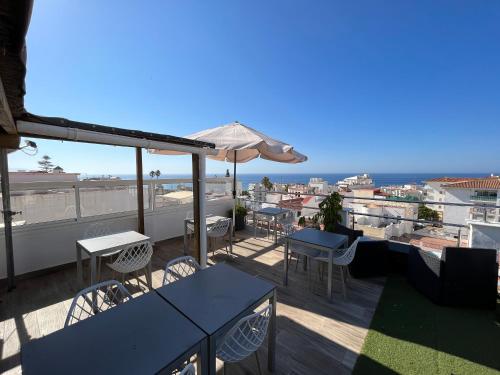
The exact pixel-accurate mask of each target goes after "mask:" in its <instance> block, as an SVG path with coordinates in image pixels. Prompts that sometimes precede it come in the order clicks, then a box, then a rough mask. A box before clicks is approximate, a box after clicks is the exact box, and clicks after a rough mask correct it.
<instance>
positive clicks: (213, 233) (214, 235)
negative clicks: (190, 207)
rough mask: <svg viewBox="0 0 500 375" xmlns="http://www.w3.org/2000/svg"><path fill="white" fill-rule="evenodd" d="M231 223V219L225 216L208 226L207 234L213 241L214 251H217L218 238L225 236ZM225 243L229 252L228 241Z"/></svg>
mask: <svg viewBox="0 0 500 375" xmlns="http://www.w3.org/2000/svg"><path fill="white" fill-rule="evenodd" d="M230 225H231V219H229V218H225V219H219V220H217V221H216V222H215V223H214V224H212V225H210V226H209V227H208V228H207V236H208V238H209V240H210V241H211V246H212V252H215V250H216V247H215V245H216V243H217V239H218V238H223V237H224V236H225V235H226V233H227V232H228V230H229V226H230ZM225 245H226V253H228V254H229V248H228V243H227V242H226V243H225Z"/></svg>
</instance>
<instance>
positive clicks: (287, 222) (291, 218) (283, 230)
mask: <svg viewBox="0 0 500 375" xmlns="http://www.w3.org/2000/svg"><path fill="white" fill-rule="evenodd" d="M294 222H295V213H294V212H293V211H290V212H288V213H286V214H285V215H284V216H283V217H281V218H280V219H279V220H278V228H279V231H278V235H279V236H280V237H281V238H284V237H286V236H288V235H290V234H292V233H293V232H294V231H295V226H294Z"/></svg>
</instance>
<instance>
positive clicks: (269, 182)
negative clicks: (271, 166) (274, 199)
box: [261, 176, 273, 190]
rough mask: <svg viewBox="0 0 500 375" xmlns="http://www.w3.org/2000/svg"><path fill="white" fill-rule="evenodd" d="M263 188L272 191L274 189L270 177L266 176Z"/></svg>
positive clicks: (263, 179)
mask: <svg viewBox="0 0 500 375" xmlns="http://www.w3.org/2000/svg"><path fill="white" fill-rule="evenodd" d="M261 183H262V186H264V188H265V189H266V190H271V189H272V188H273V183H272V182H271V180H269V177H267V176H265V177H263V178H262V181H261Z"/></svg>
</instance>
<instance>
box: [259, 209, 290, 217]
mask: <svg viewBox="0 0 500 375" xmlns="http://www.w3.org/2000/svg"><path fill="white" fill-rule="evenodd" d="M289 211H290V210H286V209H284V208H278V207H264V208H261V209H260V210H258V211H257V213H258V214H263V215H271V216H275V215H280V214H285V213H287V212H289Z"/></svg>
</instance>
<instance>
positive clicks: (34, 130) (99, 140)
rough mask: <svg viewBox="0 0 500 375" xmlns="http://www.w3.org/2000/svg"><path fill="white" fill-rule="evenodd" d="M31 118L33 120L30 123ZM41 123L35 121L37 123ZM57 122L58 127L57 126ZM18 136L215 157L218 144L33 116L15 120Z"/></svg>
mask: <svg viewBox="0 0 500 375" xmlns="http://www.w3.org/2000/svg"><path fill="white" fill-rule="evenodd" d="M28 119H30V120H32V121H28ZM37 119H38V120H40V121H42V122H35V121H34V120H37ZM44 120H45V121H44ZM56 123H57V125H55V124H56ZM16 125H17V130H18V133H19V135H22V136H29V137H35V138H45V139H54V140H66V141H73V142H85V143H96V144H103V145H113V146H125V147H141V148H146V149H162V150H172V151H178V152H183V153H191V154H204V155H213V154H215V153H216V151H215V149H214V147H215V145H213V144H211V143H205V142H199V141H193V140H190V139H186V138H181V137H174V136H169V135H162V134H156V133H147V132H142V131H139V130H129V129H122V128H115V127H110V126H104V125H97V124H86V123H82V122H75V121H69V120H66V119H61V118H51V117H47V118H45V117H40V116H33V115H30V116H28V117H26V120H18V121H16Z"/></svg>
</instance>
